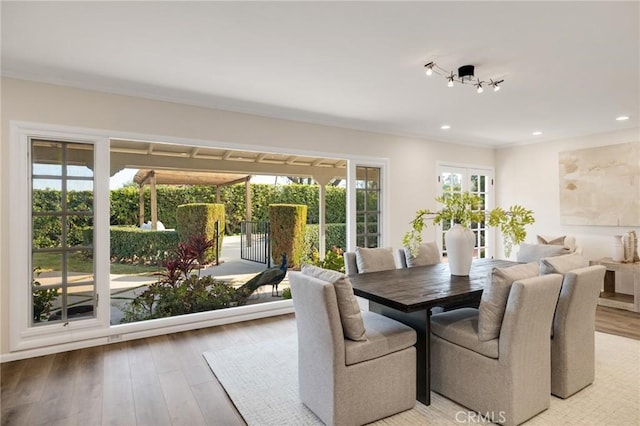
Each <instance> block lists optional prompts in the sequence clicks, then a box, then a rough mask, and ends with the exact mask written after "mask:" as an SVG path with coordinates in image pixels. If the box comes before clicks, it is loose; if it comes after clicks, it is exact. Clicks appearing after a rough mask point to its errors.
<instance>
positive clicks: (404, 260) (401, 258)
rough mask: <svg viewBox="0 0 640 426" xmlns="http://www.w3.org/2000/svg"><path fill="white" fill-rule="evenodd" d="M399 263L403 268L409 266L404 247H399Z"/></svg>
mask: <svg viewBox="0 0 640 426" xmlns="http://www.w3.org/2000/svg"><path fill="white" fill-rule="evenodd" d="M398 263H399V264H400V267H401V268H406V267H407V256H406V255H405V253H404V248H400V249H398Z"/></svg>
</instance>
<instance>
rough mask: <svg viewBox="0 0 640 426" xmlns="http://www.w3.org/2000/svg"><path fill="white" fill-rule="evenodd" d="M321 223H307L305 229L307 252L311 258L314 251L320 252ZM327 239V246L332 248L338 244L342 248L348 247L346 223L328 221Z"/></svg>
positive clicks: (326, 227) (329, 248)
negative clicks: (319, 232)
mask: <svg viewBox="0 0 640 426" xmlns="http://www.w3.org/2000/svg"><path fill="white" fill-rule="evenodd" d="M319 227H320V225H307V227H306V229H305V231H304V241H305V252H306V255H307V256H308V257H309V259H311V258H312V255H313V252H314V251H315V252H318V250H319V247H320V244H319V238H318V228H319ZM325 232H326V239H325V248H326V250H331V247H333V246H336V247H340V248H341V249H343V250H344V249H345V248H346V247H347V226H346V225H345V224H344V223H328V224H327V225H326V226H325Z"/></svg>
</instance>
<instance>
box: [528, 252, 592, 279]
mask: <svg viewBox="0 0 640 426" xmlns="http://www.w3.org/2000/svg"><path fill="white" fill-rule="evenodd" d="M585 266H589V262H587V260H586V259H585V258H584V257H583V256H582V255H580V254H578V253H571V254H565V255H563V256H553V257H546V258H544V259H542V260H541V261H540V275H546V274H563V275H564V274H566V273H567V272H569V271H573V270H574V269H580V268H584V267H585Z"/></svg>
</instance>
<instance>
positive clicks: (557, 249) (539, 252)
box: [517, 243, 570, 263]
mask: <svg viewBox="0 0 640 426" xmlns="http://www.w3.org/2000/svg"><path fill="white" fill-rule="evenodd" d="M569 253H570V250H569V248H567V247H565V246H557V245H551V244H527V243H522V244H520V251H518V255H517V258H518V262H522V263H529V262H540V260H541V259H544V258H545V257H551V256H561V255H563V254H569Z"/></svg>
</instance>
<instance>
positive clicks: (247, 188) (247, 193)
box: [244, 176, 268, 256]
mask: <svg viewBox="0 0 640 426" xmlns="http://www.w3.org/2000/svg"><path fill="white" fill-rule="evenodd" d="M250 182H251V176H247V179H246V180H245V181H244V220H245V221H246V222H247V226H246V228H245V233H246V242H247V247H251V240H252V238H251V223H250V222H251V207H252V206H251V183H250ZM267 256H268V254H267Z"/></svg>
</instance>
